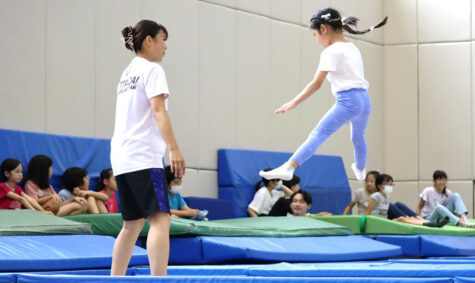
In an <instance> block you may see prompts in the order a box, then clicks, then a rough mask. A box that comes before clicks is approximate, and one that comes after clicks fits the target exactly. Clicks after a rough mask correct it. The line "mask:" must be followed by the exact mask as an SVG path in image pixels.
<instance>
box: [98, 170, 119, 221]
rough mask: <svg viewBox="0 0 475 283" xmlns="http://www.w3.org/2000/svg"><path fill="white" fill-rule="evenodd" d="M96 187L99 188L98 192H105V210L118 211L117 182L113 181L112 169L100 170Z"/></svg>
mask: <svg viewBox="0 0 475 283" xmlns="http://www.w3.org/2000/svg"><path fill="white" fill-rule="evenodd" d="M97 188H98V189H100V190H101V191H100V193H103V194H105V195H106V196H107V197H108V198H109V199H108V200H107V201H105V202H104V204H105V206H106V208H107V212H109V213H118V212H119V205H118V203H117V195H116V192H117V183H116V181H115V176H114V173H113V172H112V169H111V168H109V169H104V170H102V172H101V176H100V179H99V182H98V183H97Z"/></svg>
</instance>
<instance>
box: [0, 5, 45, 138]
mask: <svg viewBox="0 0 475 283" xmlns="http://www.w3.org/2000/svg"><path fill="white" fill-rule="evenodd" d="M0 7H2V8H1V9H0V24H1V26H2V27H3V28H2V29H1V30H0V38H1V39H2V44H1V45H0V52H1V54H2V63H1V64H0V78H1V83H0V97H1V100H2V106H3V107H2V110H1V111H0V128H8V129H16V130H24V131H37V132H43V131H44V130H45V129H46V122H45V120H46V116H45V115H46V114H45V109H46V105H45V104H46V102H45V76H46V75H45V42H46V38H45V35H46V32H45V20H46V15H45V1H34V2H32V1H25V0H22V1H8V0H2V1H0Z"/></svg>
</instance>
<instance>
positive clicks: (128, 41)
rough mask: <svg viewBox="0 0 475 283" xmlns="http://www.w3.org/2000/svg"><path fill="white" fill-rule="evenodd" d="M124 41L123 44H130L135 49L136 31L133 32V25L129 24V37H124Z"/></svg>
mask: <svg viewBox="0 0 475 283" xmlns="http://www.w3.org/2000/svg"><path fill="white" fill-rule="evenodd" d="M122 43H123V44H128V45H129V47H130V48H132V50H134V33H133V27H132V26H129V32H128V33H127V37H125V38H124V37H122Z"/></svg>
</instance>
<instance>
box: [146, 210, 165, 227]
mask: <svg viewBox="0 0 475 283" xmlns="http://www.w3.org/2000/svg"><path fill="white" fill-rule="evenodd" d="M147 220H148V223H149V224H150V225H164V224H166V225H169V223H170V214H169V213H168V212H157V213H155V214H152V215H150V216H149V217H148V218H147Z"/></svg>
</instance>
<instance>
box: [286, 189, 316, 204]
mask: <svg viewBox="0 0 475 283" xmlns="http://www.w3.org/2000/svg"><path fill="white" fill-rule="evenodd" d="M298 194H301V195H302V198H303V200H304V201H305V203H306V204H307V205H309V204H312V196H311V195H310V193H309V192H307V191H306V190H298V191H296V192H295V193H293V194H292V195H291V196H290V203H292V201H293V200H294V198H295V196H296V195H298Z"/></svg>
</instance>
